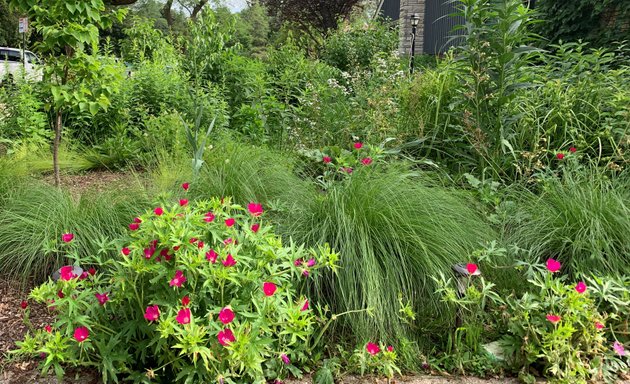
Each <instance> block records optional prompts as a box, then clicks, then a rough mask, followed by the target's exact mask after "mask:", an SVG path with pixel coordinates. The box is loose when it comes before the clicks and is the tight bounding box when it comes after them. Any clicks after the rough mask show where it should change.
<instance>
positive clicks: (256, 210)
mask: <svg viewBox="0 0 630 384" xmlns="http://www.w3.org/2000/svg"><path fill="white" fill-rule="evenodd" d="M247 210H248V211H249V213H250V214H251V215H252V216H254V217H258V216H260V215H262V214H263V207H262V204H258V203H249V204H248V205H247Z"/></svg>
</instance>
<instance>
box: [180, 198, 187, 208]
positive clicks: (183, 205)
mask: <svg viewBox="0 0 630 384" xmlns="http://www.w3.org/2000/svg"><path fill="white" fill-rule="evenodd" d="M186 205H188V200H186V199H181V200H180V201H179V206H180V207H185V206H186Z"/></svg>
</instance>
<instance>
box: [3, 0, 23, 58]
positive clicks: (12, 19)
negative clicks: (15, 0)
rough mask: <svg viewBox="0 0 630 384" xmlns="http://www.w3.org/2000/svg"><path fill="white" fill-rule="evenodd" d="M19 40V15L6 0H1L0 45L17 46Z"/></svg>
mask: <svg viewBox="0 0 630 384" xmlns="http://www.w3.org/2000/svg"><path fill="white" fill-rule="evenodd" d="M19 41H20V38H19V36H18V16H17V14H15V13H14V12H12V11H11V10H10V9H9V4H8V3H7V1H6V0H0V46H9V47H15V46H17V45H18V44H19Z"/></svg>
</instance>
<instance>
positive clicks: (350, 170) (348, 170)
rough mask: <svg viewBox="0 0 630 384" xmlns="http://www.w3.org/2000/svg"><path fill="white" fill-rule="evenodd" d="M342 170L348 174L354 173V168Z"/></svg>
mask: <svg viewBox="0 0 630 384" xmlns="http://www.w3.org/2000/svg"><path fill="white" fill-rule="evenodd" d="M341 170H342V171H343V172H345V173H347V174H351V173H352V167H344V168H341Z"/></svg>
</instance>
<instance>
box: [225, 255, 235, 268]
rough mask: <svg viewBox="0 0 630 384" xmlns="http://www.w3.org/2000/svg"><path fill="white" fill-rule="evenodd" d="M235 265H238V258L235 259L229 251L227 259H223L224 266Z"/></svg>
mask: <svg viewBox="0 0 630 384" xmlns="http://www.w3.org/2000/svg"><path fill="white" fill-rule="evenodd" d="M235 265H236V260H234V258H233V257H232V254H230V253H228V255H227V257H226V258H225V260H223V266H224V267H233V266H235Z"/></svg>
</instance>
